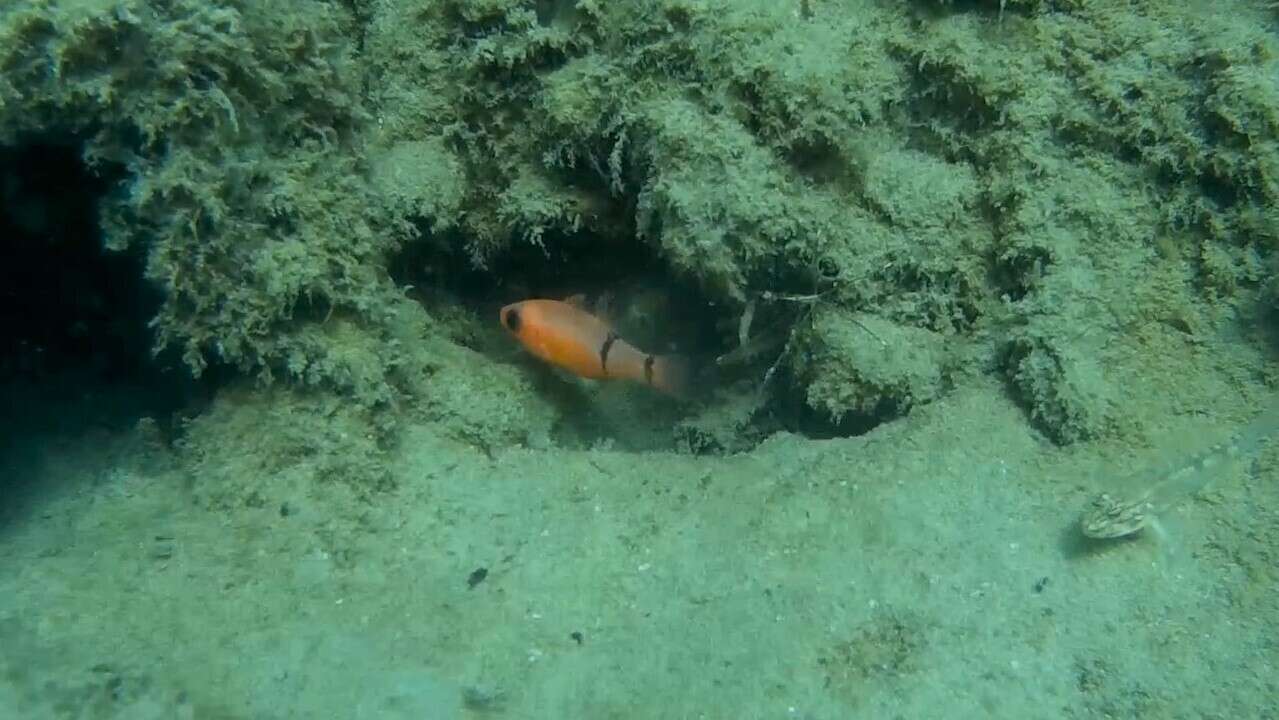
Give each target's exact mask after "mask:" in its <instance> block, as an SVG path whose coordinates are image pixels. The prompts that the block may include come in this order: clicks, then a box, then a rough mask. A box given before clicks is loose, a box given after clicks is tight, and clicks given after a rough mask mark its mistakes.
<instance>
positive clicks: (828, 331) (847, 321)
mask: <svg viewBox="0 0 1279 720" xmlns="http://www.w3.org/2000/svg"><path fill="white" fill-rule="evenodd" d="M800 337H801V340H800V344H799V347H798V348H797V349H796V350H795V351H794V361H793V362H794V371H795V373H796V374H797V376H798V377H799V378H800V381H801V383H802V384H803V386H804V387H805V388H806V389H805V393H806V396H805V397H806V401H807V403H808V405H809V406H810V407H812V408H813V409H816V410H819V411H821V412H823V413H825V414H826V415H827V416H828V417H830V418H831V419H832V420H833V421H835V422H838V421H839V420H841V419H842V418H843V417H844V416H845V415H847V414H850V413H855V414H861V415H877V416H887V415H895V414H898V413H903V412H906V411H908V410H909V409H910V408H911V407H913V406H915V405H918V404H921V403H927V402H929V401H930V400H933V399H934V398H936V397H937V396H938V395H939V394H940V393H941V392H942V391H943V389H944V388H945V382H946V372H947V369H948V363H949V361H950V357H949V353H948V352H947V349H946V346H945V341H944V338H943V337H942V336H941V335H939V334H937V333H934V332H931V331H928V330H924V329H921V328H915V327H908V326H903V325H899V324H896V323H893V322H891V321H888V320H885V319H883V318H878V317H874V316H871V315H866V314H855V313H850V312H848V311H846V310H840V309H838V308H819V309H818V310H816V311H815V312H814V313H813V317H812V323H811V326H810V327H809V328H806V329H805V330H804V331H803V332H802V335H801V336H800Z"/></svg>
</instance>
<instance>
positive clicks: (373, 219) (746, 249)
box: [0, 0, 1279, 446]
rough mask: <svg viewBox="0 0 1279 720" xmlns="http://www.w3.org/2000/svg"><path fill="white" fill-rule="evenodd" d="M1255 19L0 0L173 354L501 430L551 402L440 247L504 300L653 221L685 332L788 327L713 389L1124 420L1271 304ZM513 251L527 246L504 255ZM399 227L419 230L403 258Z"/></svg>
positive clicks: (1058, 432) (4, 138)
mask: <svg viewBox="0 0 1279 720" xmlns="http://www.w3.org/2000/svg"><path fill="white" fill-rule="evenodd" d="M1275 25H1276V18H1275V15H1274V12H1273V11H1272V10H1265V9H1263V8H1262V7H1261V4H1258V3H1246V2H1236V3H1221V4H1218V5H1216V6H1215V7H1213V8H1211V9H1209V8H1206V7H1205V8H1195V7H1192V6H1191V4H1177V3H1162V2H1138V3H1127V4H1124V5H1122V6H1118V5H1114V4H1109V3H1090V2H1082V1H1080V2H1072V1H1069V0H1062V1H1060V2H1035V1H1032V2H1013V1H1011V0H1010V1H1008V2H993V1H992V2H967V3H939V2H915V3H900V2H890V1H888V0H882V1H879V2H875V1H870V0H867V1H865V2H857V3H834V2H822V1H820V0H802V1H796V2H741V1H740V0H732V1H730V0H718V1H716V0H659V1H654V2H595V1H593V0H580V1H579V2H553V1H550V0H540V1H539V0H476V1H472V2H462V1H457V0H429V1H428V0H416V1H414V0H403V1H387V2H359V1H356V0H351V1H350V2H337V3H334V2H321V1H319V0H280V1H271V2H267V1H266V0H220V1H218V2H207V1H205V0H171V1H167V2H159V1H156V0H151V1H145V0H92V1H86V0H79V1H77V2H65V1H64V2H59V1H54V0H48V1H45V2H29V3H7V4H6V7H5V9H0V69H2V70H3V72H2V73H0V143H2V144H5V145H10V146H13V145H21V144H23V143H24V142H28V141H30V138H33V137H39V138H43V139H44V140H43V141H47V139H48V138H49V137H50V136H51V135H55V136H63V137H66V138H73V139H74V140H75V142H79V143H81V144H82V147H83V151H82V157H83V160H84V162H85V163H86V164H87V165H89V166H90V167H93V166H97V165H102V164H111V165H112V166H116V167H121V168H123V169H124V176H125V177H126V178H127V180H126V181H125V182H124V183H123V184H121V185H120V186H119V187H117V188H115V189H114V190H113V191H111V192H110V193H108V194H107V195H106V196H104V197H103V198H102V201H101V202H102V205H101V207H102V227H103V232H104V241H105V242H106V243H107V244H108V245H109V246H110V247H112V248H125V247H132V248H141V249H142V251H143V252H144V253H145V255H146V258H147V262H146V273H147V276H148V278H149V279H150V280H151V281H152V282H153V283H155V284H156V285H157V286H158V287H159V288H160V289H161V290H162V292H163V298H164V299H163V304H162V305H161V308H160V310H159V313H158V315H157V316H156V317H155V318H154V319H153V325H154V328H155V333H156V343H157V345H158V346H159V347H161V348H172V349H174V350H176V351H177V353H178V355H179V356H180V358H181V360H182V361H183V362H184V363H185V364H186V366H188V367H189V368H190V369H191V370H192V371H194V372H196V373H199V372H201V371H202V370H203V369H205V368H206V366H207V365H208V364H209V363H221V364H228V365H231V366H234V367H235V368H237V369H238V370H239V371H241V372H243V373H246V374H253V375H257V376H259V377H262V378H268V379H269V378H278V377H287V378H288V379H289V380H290V381H293V382H297V383H301V384H306V385H313V386H316V387H322V388H327V389H329V390H334V391H338V392H340V393H343V394H344V395H345V396H346V397H349V398H351V399H352V400H354V401H355V402H356V403H357V404H359V405H360V406H362V407H394V406H397V405H399V404H402V403H403V401H404V400H405V399H406V398H410V399H413V400H414V402H415V406H418V407H426V408H430V410H429V412H430V413H433V417H437V418H439V419H447V420H449V422H454V423H457V424H459V426H460V427H463V428H468V429H467V430H465V431H464V434H469V435H470V436H473V437H475V438H478V441H480V442H483V443H492V442H504V441H510V440H512V439H519V438H521V437H526V436H527V434H528V433H529V430H528V429H529V428H530V427H535V428H542V429H545V428H548V427H549V426H550V425H551V424H552V423H553V422H554V418H555V417H556V415H557V413H559V412H561V410H558V409H557V408H556V407H555V404H554V403H551V402H548V401H547V400H546V399H545V398H544V397H542V396H543V395H545V391H544V389H539V388H538V387H537V386H536V385H535V384H534V382H532V381H530V380H529V379H528V378H527V377H525V373H524V371H523V369H522V368H521V367H519V366H513V365H511V364H509V363H508V362H505V360H506V356H504V355H502V354H500V353H497V354H494V353H493V352H490V351H489V350H488V345H487V344H486V341H484V340H482V339H479V340H477V339H476V336H477V334H482V332H483V330H482V329H481V328H484V327H486V326H487V324H488V323H490V322H491V320H492V318H490V317H489V316H488V315H486V314H483V313H479V312H476V313H474V314H472V313H469V311H468V307H467V299H466V298H465V297H459V294H458V293H456V292H453V291H455V290H457V282H458V281H457V279H456V278H457V276H458V275H461V274H466V275H467V277H468V278H472V280H468V282H470V283H471V286H472V288H473V287H474V286H475V281H474V280H473V279H474V278H479V279H480V280H479V281H478V286H479V287H480V288H481V290H480V291H479V292H480V293H481V294H486V298H488V299H493V300H496V299H497V298H498V297H499V296H500V295H501V293H502V288H503V287H506V288H507V291H508V292H509V288H511V287H513V286H516V285H528V286H532V287H537V286H538V282H537V272H550V271H553V272H554V273H556V275H557V282H558V283H559V284H572V283H573V281H574V280H575V278H576V279H580V280H581V281H582V282H583V283H586V282H589V281H590V279H591V278H590V277H588V274H587V271H586V270H585V268H588V267H597V266H599V265H600V264H601V263H604V264H606V263H608V262H609V259H610V258H615V257H629V256H633V255H634V254H635V253H636V252H640V253H646V254H648V255H649V256H651V257H652V258H654V260H655V261H656V262H657V263H659V265H660V267H661V268H663V272H664V273H665V275H666V277H667V279H669V281H670V282H671V283H680V284H683V285H684V286H685V287H690V288H693V289H694V290H695V292H696V294H697V297H698V299H699V301H700V302H697V303H693V305H694V306H693V307H690V308H689V309H688V312H690V313H693V314H698V315H702V316H704V317H705V318H706V320H707V322H706V326H707V327H712V328H715V330H714V331H713V333H711V334H713V335H715V337H711V338H707V339H706V340H707V343H706V344H707V346H708V347H711V348H715V349H717V350H722V351H725V354H728V352H729V351H731V350H732V349H733V348H735V347H736V346H737V345H738V343H739V342H741V341H743V340H746V341H751V340H754V339H755V338H756V337H757V336H758V333H759V332H762V330H760V328H763V327H765V326H767V325H768V324H770V323H771V324H772V325H773V326H774V328H775V329H774V332H776V333H778V334H777V338H776V342H775V343H774V344H773V345H772V346H770V347H769V348H768V349H766V350H765V351H761V352H759V353H756V354H746V353H743V356H746V357H747V359H746V360H744V361H743V362H741V363H740V364H738V365H735V366H733V367H731V368H726V369H724V371H723V372H722V388H721V394H720V395H718V396H717V397H716V398H715V399H714V400H712V406H713V410H712V411H711V414H710V415H708V416H707V417H713V418H714V419H712V420H707V421H706V422H707V423H709V424H712V425H714V424H719V425H724V424H725V423H727V424H729V425H731V426H733V427H738V428H740V427H742V426H743V425H745V424H749V423H750V422H752V420H751V419H752V418H754V417H756V416H757V415H758V414H760V410H761V409H766V408H770V407H771V408H772V409H773V410H774V412H773V413H771V414H772V415H773V416H777V415H779V414H781V415H785V414H787V413H790V414H796V415H805V416H807V417H809V418H813V419H815V420H816V422H819V423H824V424H826V425H827V426H828V427H833V428H838V427H841V425H840V424H841V422H843V421H845V420H846V418H848V417H854V418H860V419H861V420H863V421H864V422H862V423H861V425H860V426H866V425H867V424H872V425H873V423H874V422H876V421H877V420H881V419H883V418H887V417H891V416H893V415H895V414H899V413H902V412H906V411H908V410H909V409H910V408H911V407H912V406H914V405H916V404H919V403H923V402H928V401H929V400H931V399H933V398H936V397H938V396H939V395H940V394H942V393H945V392H946V391H947V388H948V387H951V386H953V384H954V383H955V382H958V381H960V380H961V379H962V378H964V377H970V376H973V375H976V374H993V375H997V376H999V377H1000V378H1001V379H1002V380H1003V381H1004V382H1006V383H1007V385H1008V387H1009V388H1010V389H1011V390H1012V391H1013V392H1014V393H1016V394H1017V396H1018V397H1019V398H1021V401H1022V402H1023V404H1024V406H1025V408H1026V409H1027V412H1028V414H1029V416H1030V417H1031V418H1032V419H1033V420H1034V421H1035V422H1036V423H1038V424H1039V425H1040V427H1041V428H1042V429H1044V430H1045V431H1046V432H1047V433H1048V434H1049V435H1050V436H1051V437H1053V438H1054V439H1056V440H1058V441H1060V442H1071V441H1075V440H1078V439H1084V438H1090V437H1096V436H1098V435H1102V434H1105V433H1108V432H1115V431H1119V430H1122V428H1123V426H1124V422H1125V420H1124V407H1123V406H1124V398H1125V396H1126V395H1127V394H1129V393H1132V392H1135V391H1140V390H1141V389H1142V388H1141V387H1140V383H1141V382H1142V380H1141V378H1142V377H1144V376H1145V375H1143V373H1142V372H1140V371H1142V370H1143V369H1144V368H1147V367H1148V365H1149V363H1150V362H1152V358H1157V362H1159V363H1163V364H1164V366H1165V367H1166V368H1167V371H1166V372H1165V373H1163V375H1165V376H1166V375H1174V376H1175V374H1176V364H1177V363H1178V362H1179V360H1178V357H1179V356H1180V355H1181V354H1187V355H1188V354H1191V353H1193V352H1195V348H1196V347H1198V346H1199V345H1200V344H1201V343H1202V342H1203V340H1204V339H1205V338H1206V337H1210V336H1212V335H1214V334H1216V333H1218V332H1220V330H1221V328H1223V327H1225V326H1226V325H1228V324H1231V323H1236V322H1238V321H1239V320H1240V318H1244V319H1246V318H1248V317H1253V316H1257V315H1258V314H1259V313H1258V312H1256V310H1257V308H1259V307H1266V306H1268V305H1270V304H1272V302H1273V298H1274V290H1273V289H1271V290H1269V291H1265V286H1266V283H1267V282H1269V280H1270V278H1271V277H1272V276H1273V274H1274V273H1273V257H1274V249H1275V243H1276V240H1277V237H1276V235H1277V234H1279V230H1277V229H1276V228H1279V222H1277V221H1279V210H1277V209H1276V208H1277V207H1279V205H1277V204H1276V201H1277V200H1279V142H1277V141H1276V139H1277V137H1279V135H1277V133H1276V130H1277V129H1279V82H1277V81H1276V79H1275V78H1277V77H1279V67H1277V65H1276V58H1277V57H1279V43H1276V39H1275V38H1276V36H1275V33H1274V29H1275ZM561 244H562V245H564V246H571V247H572V248H574V250H573V255H572V257H571V258H570V260H571V261H567V262H562V263H561V265H560V266H559V267H555V261H554V258H556V257H557V255H556V247H557V245H561ZM530 251H532V252H534V253H541V254H543V255H545V256H546V257H548V258H551V261H550V262H548V263H546V264H544V265H542V266H540V267H542V268H543V270H542V271H529V270H528V269H527V268H523V269H519V270H518V272H517V270H515V269H513V265H512V263H511V262H510V261H509V259H510V258H511V257H513V256H515V257H520V255H519V254H520V253H528V252H530ZM405 253H419V255H424V256H425V257H428V258H430V262H433V263H435V264H436V265H437V267H436V270H435V274H434V275H431V276H430V278H431V279H429V280H427V281H425V282H426V284H427V285H431V284H432V283H433V284H434V287H433V288H432V287H428V288H427V289H426V295H425V296H418V297H414V298H410V296H409V295H408V294H406V292H405V289H404V287H403V285H404V284H405V283H403V282H401V281H402V280H403V276H404V272H403V270H402V269H397V267H396V264H397V262H399V261H400V260H402V258H403V257H405ZM515 264H516V265H518V264H519V263H515ZM459 268H462V269H459ZM546 268H551V270H546ZM575 268H581V270H580V273H581V274H580V275H575V274H574V273H575ZM414 272H415V273H416V272H417V271H416V270H415V271H414ZM504 274H518V275H519V279H518V281H516V280H513V279H511V278H510V277H504ZM413 277H414V278H415V279H416V280H417V284H419V285H421V284H422V283H423V281H422V279H421V276H420V275H416V274H415V275H413ZM432 290H439V291H441V292H438V293H435V292H432ZM469 297H471V298H474V297H476V296H475V295H471V296H469ZM748 311H749V313H751V314H752V315H753V316H754V317H755V318H756V319H757V322H756V326H755V327H753V328H752V327H748V326H746V325H744V324H742V323H740V322H739V320H740V318H741V317H742V315H743V314H745V313H747V312H748ZM776 328H780V329H776ZM765 377H768V378H769V387H768V388H767V390H766V391H760V386H761V385H762V384H763V382H764V378H765ZM458 387H464V388H467V389H468V392H470V396H469V397H468V399H458V392H457V388H458ZM743 398H746V399H745V400H744V399H743ZM727 407H732V408H734V409H733V411H732V412H731V413H727V415H728V417H726V414H725V413H724V408H727ZM388 422H389V421H388ZM691 422H692V424H691V425H690V427H693V428H694V432H695V434H696V433H701V435H699V437H709V436H710V435H713V434H714V429H713V428H700V429H698V428H696V427H695V426H696V423H697V420H693V421H691ZM708 443H709V445H711V446H714V445H716V443H715V442H710V441H708ZM721 445H722V443H721Z"/></svg>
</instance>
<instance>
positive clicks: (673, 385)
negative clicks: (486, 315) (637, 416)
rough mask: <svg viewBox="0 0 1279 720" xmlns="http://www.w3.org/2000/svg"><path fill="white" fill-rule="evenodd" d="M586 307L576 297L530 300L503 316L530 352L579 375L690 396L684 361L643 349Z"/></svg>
mask: <svg viewBox="0 0 1279 720" xmlns="http://www.w3.org/2000/svg"><path fill="white" fill-rule="evenodd" d="M583 305H584V300H583V299H582V298H581V296H577V295H575V296H573V297H571V298H569V299H568V300H525V301H523V302H517V303H513V304H511V305H507V306H506V307H504V308H502V310H501V312H500V313H499V314H498V317H499V318H500V319H501V321H502V327H504V328H506V329H507V331H508V332H510V333H511V334H512V335H514V336H515V338H516V339H517V340H519V341H520V342H521V343H523V345H524V347H526V348H528V350H529V351H530V352H532V353H533V354H534V355H536V356H538V357H539V358H541V359H542V360H545V361H546V362H548V363H550V364H552V365H555V366H557V367H561V368H564V369H565V370H568V371H569V372H571V373H573V374H575V375H578V376H580V377H584V378H591V379H593V380H607V379H622V380H634V381H636V382H642V383H644V384H645V385H651V386H653V387H655V388H657V389H658V390H661V391H662V392H664V393H667V394H668V395H673V396H676V397H684V396H686V395H687V391H688V380H689V371H688V362H687V361H686V360H685V359H684V358H682V357H680V356H677V355H652V354H650V353H646V352H644V351H643V350H640V349H639V348H637V347H635V346H634V345H631V344H630V343H628V342H626V341H625V340H623V339H622V338H621V337H619V336H618V334H617V331H616V330H614V329H613V327H612V325H610V324H609V323H608V322H606V321H605V320H604V319H602V318H600V317H598V316H596V315H594V314H592V313H590V312H588V311H587V310H586V309H585V307H583Z"/></svg>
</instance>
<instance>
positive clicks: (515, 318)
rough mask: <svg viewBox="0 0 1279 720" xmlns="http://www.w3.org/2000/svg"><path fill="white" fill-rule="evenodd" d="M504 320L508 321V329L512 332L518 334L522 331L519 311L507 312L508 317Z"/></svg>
mask: <svg viewBox="0 0 1279 720" xmlns="http://www.w3.org/2000/svg"><path fill="white" fill-rule="evenodd" d="M502 319H503V320H505V321H506V327H507V329H509V330H510V331H511V332H515V333H517V332H519V331H520V311H519V310H507V311H506V317H504V318H502Z"/></svg>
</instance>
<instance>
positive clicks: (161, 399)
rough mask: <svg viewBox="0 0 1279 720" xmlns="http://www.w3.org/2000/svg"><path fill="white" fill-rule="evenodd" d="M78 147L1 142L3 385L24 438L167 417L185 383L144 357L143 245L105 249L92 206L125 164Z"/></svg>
mask: <svg viewBox="0 0 1279 720" xmlns="http://www.w3.org/2000/svg"><path fill="white" fill-rule="evenodd" d="M81 152H82V144H81V143H80V142H79V139H78V138H76V137H63V136H51V135H43V136H39V137H34V138H27V139H25V140H24V141H23V142H20V143H19V144H16V145H13V146H9V147H2V148H0V242H3V244H4V256H5V262H4V263H3V264H2V266H0V326H2V330H0V393H3V394H4V396H5V408H4V409H5V411H6V414H5V416H4V422H5V423H6V425H8V426H10V427H11V428H12V429H13V431H14V432H16V433H17V434H18V435H22V436H26V437H31V435H32V434H33V433H46V432H51V433H75V432H79V431H84V430H88V429H92V428H105V429H117V428H123V427H128V426H129V425H130V424H131V423H134V422H136V421H137V420H138V419H139V418H141V417H143V416H148V415H150V416H154V417H157V418H163V417H165V416H166V415H167V414H169V412H171V411H172V410H173V409H175V408H176V407H178V406H180V405H181V404H183V403H184V402H185V401H186V399H187V397H189V391H190V388H191V380H190V378H189V375H188V374H187V373H186V372H185V371H184V370H177V369H175V370H173V371H170V372H163V370H164V369H165V368H164V367H163V366H162V364H161V363H159V362H157V361H156V360H155V359H154V358H153V357H152V355H151V345H152V338H151V333H150V330H149V328H148V326H147V323H148V321H149V320H150V319H151V318H152V317H153V316H154V315H155V312H156V309H157V307H158V304H159V302H160V295H159V293H158V291H157V290H156V289H154V288H153V287H151V286H150V285H149V284H148V283H147V282H146V281H145V279H144V278H143V258H142V255H141V253H140V252H139V251H136V250H135V251H129V252H113V251H109V250H107V249H106V248H105V247H104V243H103V237H102V230H101V227H100V224H99V215H98V205H99V203H100V201H101V200H102V199H103V198H104V197H106V196H108V194H109V193H111V192H113V191H114V190H116V189H117V188H118V187H119V186H120V184H121V183H122V182H124V181H125V179H126V174H125V171H124V169H123V168H122V167H118V166H106V167H98V168H94V169H90V168H88V167H86V166H85V164H84V163H83V162H82V160H81ZM7 435H8V436H9V438H10V440H9V442H10V444H11V445H12V444H16V442H17V441H15V440H14V439H13V433H7Z"/></svg>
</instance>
